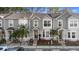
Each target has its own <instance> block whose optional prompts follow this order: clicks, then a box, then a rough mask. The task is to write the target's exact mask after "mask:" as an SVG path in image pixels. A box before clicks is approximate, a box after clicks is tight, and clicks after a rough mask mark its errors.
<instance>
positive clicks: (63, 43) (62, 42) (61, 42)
mask: <svg viewBox="0 0 79 59" xmlns="http://www.w3.org/2000/svg"><path fill="white" fill-rule="evenodd" d="M58 42H59V43H60V44H61V45H62V46H66V45H65V41H63V40H61V41H60V40H58Z"/></svg>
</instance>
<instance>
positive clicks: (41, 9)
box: [28, 7, 79, 13]
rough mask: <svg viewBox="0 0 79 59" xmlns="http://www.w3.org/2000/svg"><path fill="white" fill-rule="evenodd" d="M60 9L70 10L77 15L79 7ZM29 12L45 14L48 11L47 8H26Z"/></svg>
mask: <svg viewBox="0 0 79 59" xmlns="http://www.w3.org/2000/svg"><path fill="white" fill-rule="evenodd" d="M60 8H61V9H64V8H68V9H70V10H72V12H73V13H79V7H60ZM28 9H29V10H30V11H33V12H36V13H47V11H48V10H49V9H48V7H28Z"/></svg>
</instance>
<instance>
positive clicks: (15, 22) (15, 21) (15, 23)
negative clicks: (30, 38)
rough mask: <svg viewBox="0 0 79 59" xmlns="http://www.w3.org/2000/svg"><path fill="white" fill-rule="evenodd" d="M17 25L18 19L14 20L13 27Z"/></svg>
mask: <svg viewBox="0 0 79 59" xmlns="http://www.w3.org/2000/svg"><path fill="white" fill-rule="evenodd" d="M18 25H19V21H18V20H17V19H16V20H14V28H17V26H18Z"/></svg>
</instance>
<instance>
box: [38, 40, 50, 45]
mask: <svg viewBox="0 0 79 59" xmlns="http://www.w3.org/2000/svg"><path fill="white" fill-rule="evenodd" d="M37 45H51V41H50V40H38V41H37Z"/></svg>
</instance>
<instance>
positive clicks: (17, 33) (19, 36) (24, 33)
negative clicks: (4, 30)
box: [12, 25, 29, 45]
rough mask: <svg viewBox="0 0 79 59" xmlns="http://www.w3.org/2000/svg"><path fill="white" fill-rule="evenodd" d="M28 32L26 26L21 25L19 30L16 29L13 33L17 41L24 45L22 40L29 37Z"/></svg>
mask: <svg viewBox="0 0 79 59" xmlns="http://www.w3.org/2000/svg"><path fill="white" fill-rule="evenodd" d="M28 33H29V32H28V30H27V28H26V27H25V26H24V25H20V26H19V28H18V29H16V30H15V31H14V32H13V33H12V36H13V37H14V38H15V39H20V45H21V43H22V40H23V38H24V37H27V34H28Z"/></svg>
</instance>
